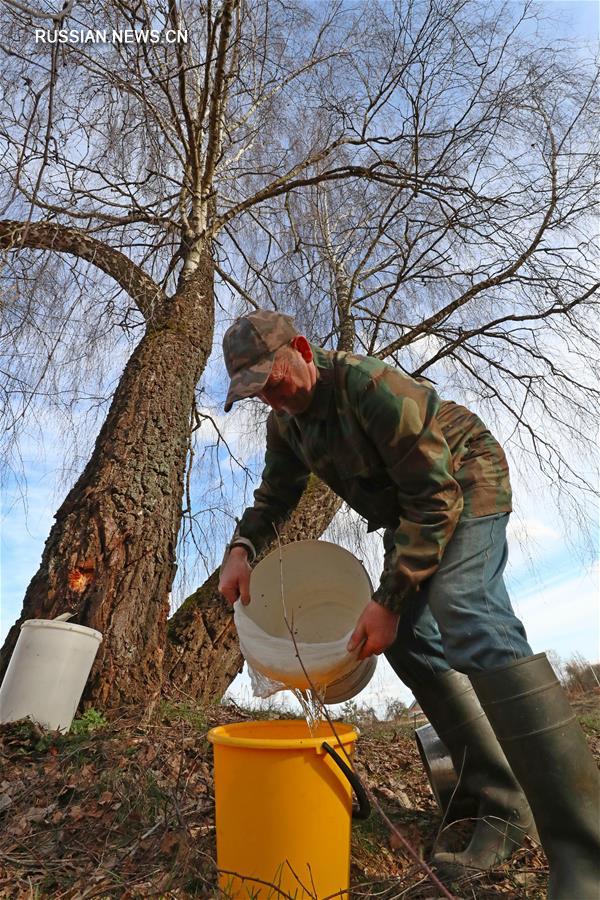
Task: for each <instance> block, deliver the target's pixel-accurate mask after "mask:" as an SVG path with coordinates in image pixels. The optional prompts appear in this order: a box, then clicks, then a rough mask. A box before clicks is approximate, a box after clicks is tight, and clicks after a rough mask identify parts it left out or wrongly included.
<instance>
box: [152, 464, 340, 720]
mask: <svg viewBox="0 0 600 900" xmlns="http://www.w3.org/2000/svg"><path fill="white" fill-rule="evenodd" d="M341 502H342V501H341V500H340V498H339V497H338V496H337V495H336V494H334V492H333V491H332V490H331V488H329V487H327V485H326V484H324V483H323V482H322V481H321V480H320V479H318V478H316V477H315V476H314V475H311V477H310V479H309V482H308V485H307V487H306V490H305V491H304V493H303V495H302V497H301V498H300V501H299V503H298V506H297V507H296V509H295V510H294V512H293V513H292V515H291V516H290V518H289V519H288V520H287V522H285V524H284V525H282V527H281V530H280V539H281V543H282V544H289V543H291V542H292V541H300V540H308V539H312V540H315V539H316V538H319V537H320V536H321V535H322V534H323V532H324V531H325V529H326V528H327V526H328V525H329V523H330V522H331V520H332V519H333V517H334V516H335V514H336V512H337V511H338V509H339V508H340V506H341ZM275 545H276V540H274V541H273V543H272V544H271V545H270V546H269V547H268V548H267V550H265V551H264V553H263V554H261V557H259V558H262V556H264V555H265V554H266V553H268V552H269V551H270V550H272V549H273V547H274V546H275ZM218 583H219V570H218V569H217V570H216V571H215V572H213V573H212V575H211V576H210V577H209V578H208V579H207V580H206V581H205V582H204V584H203V585H202V586H201V587H199V588H198V590H196V591H194V593H193V594H191V595H190V596H189V597H188V598H187V599H186V600H185V601H184V602H183V603H182V605H181V606H180V607H179V609H178V610H177V612H176V613H175V614H174V615H173V616H172V617H171V619H170V620H169V626H168V633H167V634H168V640H167V646H166V651H165V661H164V680H163V694H164V695H165V696H168V697H173V698H175V699H176V698H179V699H181V697H188V698H192V699H194V700H197V701H199V702H202V703H210V702H216V701H218V700H220V699H221V697H222V696H223V694H224V693H225V691H226V690H227V688H228V687H229V685H230V684H231V682H232V681H233V679H234V678H235V676H236V675H237V674H238V673H239V672H241V671H242V666H243V663H244V660H243V658H242V655H241V653H240V648H239V644H238V639H237V633H236V630H235V626H234V624H233V616H232V614H231V610H230V608H229V605H228V604H227V603H226V601H225V600H224V599H223V598H222V597H221V596H220V594H219V592H218V590H217V587H218Z"/></svg>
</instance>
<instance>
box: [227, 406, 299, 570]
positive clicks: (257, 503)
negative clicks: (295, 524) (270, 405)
mask: <svg viewBox="0 0 600 900" xmlns="http://www.w3.org/2000/svg"><path fill="white" fill-rule="evenodd" d="M309 475H310V472H309V470H308V469H307V467H306V466H305V464H304V463H303V462H302V461H301V460H300V459H299V458H298V457H297V456H296V455H295V453H294V452H293V451H292V450H291V449H290V447H289V445H288V443H287V442H286V441H285V440H284V438H283V437H281V435H280V433H279V429H278V427H277V421H276V419H275V414H274V413H270V414H269V417H268V419H267V447H266V452H265V464H264V468H263V473H262V480H261V483H260V485H259V486H258V488H257V489H256V490H255V491H254V504H253V505H252V506H250V507H248V509H246V510H245V512H244V514H243V516H242V518H241V519H240V521H239V523H238V525H237V528H236V529H235V532H234V534H233V537H232V539H231V540H232V541H234V540H237V539H239V538H242V540H243V543H244V544H246V545H247V546H249V549H251V550H252V551H253V552H254V556H255V557H256V556H257V555H258V554H259V553H260V552H261V550H262V549H263V548H264V547H265V546H266V545H267V544H269V543H270V542H271V541H272V540H273V539H274V538H275V528H278V527H279V525H280V524H281V523H282V522H283V521H285V519H287V517H288V516H289V515H290V513H291V512H292V511H293V510H294V509H295V507H296V504H297V503H298V500H299V499H300V497H301V496H302V492H303V491H304V488H305V487H306V484H307V482H308V478H309Z"/></svg>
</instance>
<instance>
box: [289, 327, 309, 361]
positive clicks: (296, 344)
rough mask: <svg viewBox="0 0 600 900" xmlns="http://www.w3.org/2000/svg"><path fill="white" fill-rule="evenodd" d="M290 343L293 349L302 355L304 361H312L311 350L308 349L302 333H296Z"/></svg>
mask: <svg viewBox="0 0 600 900" xmlns="http://www.w3.org/2000/svg"><path fill="white" fill-rule="evenodd" d="M290 345H291V346H292V347H293V348H294V350H297V351H298V353H299V354H300V355H301V356H302V359H303V360H304V362H306V363H309V362H312V358H313V352H312V350H311V349H310V344H309V343H308V341H307V340H306V338H305V337H304V335H303V334H297V335H296V337H295V338H293V339H292V340H291V341H290Z"/></svg>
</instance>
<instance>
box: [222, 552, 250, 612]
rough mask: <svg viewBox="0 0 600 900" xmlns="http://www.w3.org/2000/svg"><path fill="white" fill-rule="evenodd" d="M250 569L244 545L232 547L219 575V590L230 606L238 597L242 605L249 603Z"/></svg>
mask: <svg viewBox="0 0 600 900" xmlns="http://www.w3.org/2000/svg"><path fill="white" fill-rule="evenodd" d="M251 571H252V570H251V568H250V564H249V562H248V553H247V552H246V550H245V549H244V547H232V548H231V550H230V551H229V554H228V555H227V559H226V560H225V562H224V563H223V565H222V566H221V572H220V575H219V592H220V593H221V594H222V595H223V596H224V597H225V599H226V600H227V602H228V603H231V605H232V606H233V604H234V603H235V601H236V600H237V599H238V598H239V599H240V600H241V601H242V603H243V604H244V606H247V605H248V604H249V603H250V572H251Z"/></svg>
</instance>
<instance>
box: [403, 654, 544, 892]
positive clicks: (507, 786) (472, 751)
mask: <svg viewBox="0 0 600 900" xmlns="http://www.w3.org/2000/svg"><path fill="white" fill-rule="evenodd" d="M414 693H415V696H416V698H417V700H418V701H419V703H420V704H421V707H422V709H423V711H424V712H425V714H426V715H427V717H428V719H429V721H430V722H431V724H432V725H433V727H434V728H435V730H436V731H437V733H438V735H439V737H440V738H441V740H442V741H443V742H444V744H445V745H446V747H447V748H448V750H449V752H450V756H451V757H452V762H453V764H454V768H455V770H456V772H457V775H458V790H457V797H458V795H459V794H460V799H461V804H464V803H465V800H466V799H467V798H471V799H475V800H476V801H477V802H476V808H475V812H474V818H475V820H476V821H475V830H474V832H473V835H472V838H471V841H470V843H469V846H468V847H467V849H466V850H464V851H462V852H461V853H450V852H437V853H435V855H434V857H433V862H434V863H435V865H436V866H438V867H439V868H440V869H443V870H444V872H445V873H446V874H447V875H452V874H457V875H458V874H460V872H461V870H464V869H465V868H469V869H478V870H482V869H483V870H484V869H490V868H493V867H494V866H495V865H498V863H500V862H502V861H503V860H505V859H507V858H508V857H509V856H511V854H512V853H513V852H514V851H515V850H516V849H518V848H519V847H520V846H521V845H522V844H523V841H524V838H525V835H526V834H528V833H529V834H531V833H533V834H534V835H535V825H534V822H533V816H532V814H531V810H530V809H529V804H528V803H527V800H526V799H525V795H524V794H523V791H522V790H521V787H520V785H519V783H518V782H517V780H516V778H515V776H514V775H513V773H512V771H511V769H510V766H509V765H508V762H507V760H506V757H505V755H504V753H503V752H502V749H501V747H500V745H499V743H498V741H497V740H496V736H495V734H494V732H493V730H492V727H491V726H490V724H489V722H488V720H487V718H486V716H485V714H484V712H483V710H482V708H481V705H480V703H479V701H478V699H477V696H476V694H475V692H474V690H473V688H472V686H471V682H470V681H469V679H468V677H467V676H466V675H462V674H461V673H460V672H455V671H453V670H450V671H449V672H445V673H444V674H443V675H438V676H437V677H436V678H435V679H434V680H433V681H432V683H431V684H430V685H428V686H427V688H423V687H420V688H417V689H416V691H414ZM449 813H450V814H451V813H452V803H451V805H450V809H449ZM447 820H448V819H447ZM449 820H450V821H451V820H452V816H451V815H450V817H449Z"/></svg>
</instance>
